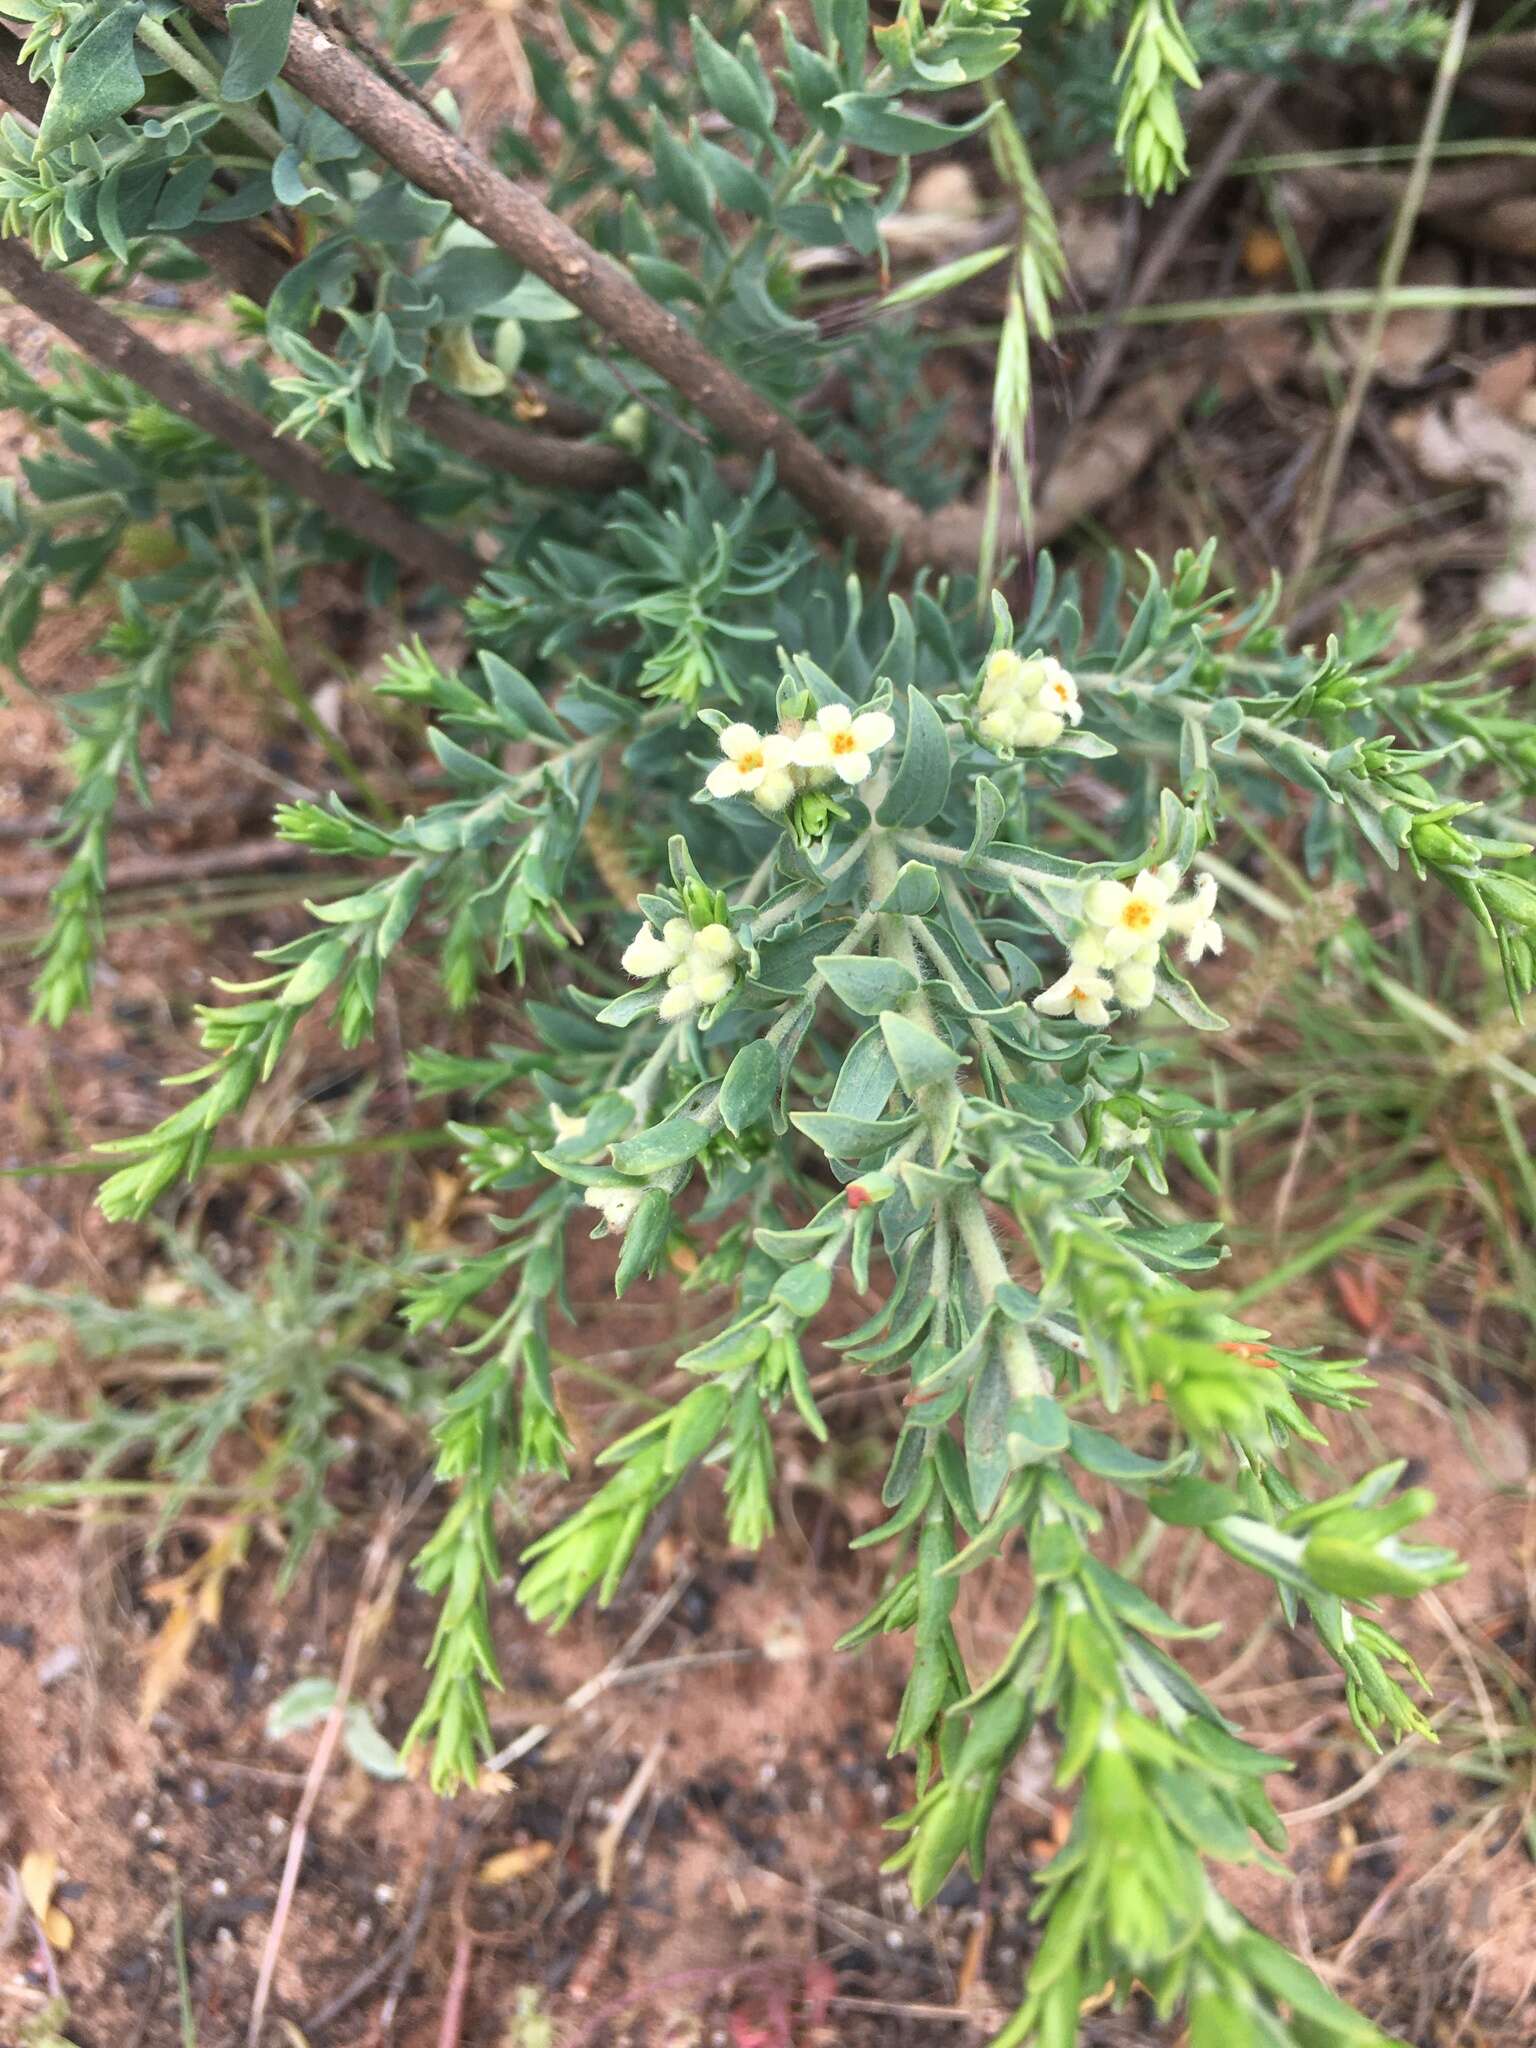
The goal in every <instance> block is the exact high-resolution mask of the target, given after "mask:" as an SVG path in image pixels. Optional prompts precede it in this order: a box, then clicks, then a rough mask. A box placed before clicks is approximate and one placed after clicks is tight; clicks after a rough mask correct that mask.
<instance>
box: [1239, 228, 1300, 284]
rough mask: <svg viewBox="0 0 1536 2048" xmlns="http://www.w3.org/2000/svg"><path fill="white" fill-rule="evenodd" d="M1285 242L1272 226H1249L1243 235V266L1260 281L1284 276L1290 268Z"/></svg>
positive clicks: (1251, 275)
mask: <svg viewBox="0 0 1536 2048" xmlns="http://www.w3.org/2000/svg"><path fill="white" fill-rule="evenodd" d="M1290 262H1291V259H1290V257H1289V256H1288V255H1287V254H1286V249H1285V244H1284V242H1282V241H1281V239H1280V237H1279V236H1278V235H1277V234H1276V233H1275V231H1274V229H1273V228H1250V229H1249V230H1248V232H1247V234H1246V235H1244V237H1243V268H1244V270H1246V271H1247V273H1248V275H1249V276H1250V277H1253V278H1258V279H1259V280H1260V281H1261V282H1267V281H1269V280H1270V279H1273V278H1277V277H1284V276H1285V274H1286V272H1287V271H1288V270H1289V268H1290Z"/></svg>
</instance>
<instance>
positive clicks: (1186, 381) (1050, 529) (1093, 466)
mask: <svg viewBox="0 0 1536 2048" xmlns="http://www.w3.org/2000/svg"><path fill="white" fill-rule="evenodd" d="M1204 381H1205V372H1204V371H1203V370H1202V369H1200V368H1198V367H1197V366H1196V365H1194V364H1193V363H1176V364H1173V365H1172V366H1168V367H1164V368H1162V369H1158V370H1154V371H1152V372H1151V373H1150V375H1148V376H1145V377H1138V378H1137V380H1136V382H1135V383H1134V384H1131V385H1129V386H1128V387H1127V388H1126V389H1125V390H1124V391H1123V392H1121V394H1120V395H1119V397H1118V398H1116V399H1114V400H1112V401H1111V402H1110V404H1108V405H1106V406H1105V407H1104V409H1103V411H1102V412H1098V413H1095V414H1094V416H1093V418H1092V419H1088V420H1084V421H1082V422H1080V423H1079V424H1078V425H1077V426H1075V427H1074V428H1073V429H1072V431H1071V432H1070V433H1069V434H1068V435H1067V438H1066V440H1065V442H1064V443H1063V444H1062V449H1061V453H1060V454H1059V455H1058V456H1057V458H1056V463H1055V466H1054V467H1053V469H1052V470H1051V473H1050V475H1049V476H1048V477H1047V478H1046V480H1045V484H1044V486H1043V488H1042V489H1041V491H1040V494H1039V496H1038V498H1037V499H1036V501H1035V539H1036V541H1037V542H1039V543H1040V544H1042V545H1044V544H1045V543H1048V542H1050V541H1053V540H1057V539H1059V538H1060V537H1061V535H1062V534H1064V533H1065V532H1066V531H1067V529H1068V528H1069V527H1072V526H1075V525H1076V524H1077V522H1078V520H1079V519H1086V518H1087V517H1088V516H1089V514H1090V513H1093V512H1097V511H1098V509H1099V507H1100V506H1101V505H1105V504H1107V503H1108V502H1109V500H1110V499H1111V498H1113V497H1116V496H1117V495H1118V494H1119V493H1120V492H1121V491H1124V490H1126V489H1128V488H1129V486H1130V485H1131V484H1133V483H1134V482H1135V481H1136V479H1137V477H1138V476H1140V474H1141V472H1142V471H1143V470H1144V469H1145V468H1146V466H1147V464H1148V463H1149V462H1150V461H1151V460H1152V457H1153V456H1154V455H1155V454H1156V452H1157V450H1158V449H1159V448H1160V447H1161V446H1162V444H1163V443H1164V441H1166V440H1168V439H1169V437H1170V436H1171V435H1172V434H1173V432H1174V430H1175V428H1176V427H1177V426H1178V423H1179V421H1180V419H1181V418H1182V417H1183V413H1184V408H1185V407H1186V406H1187V405H1188V404H1189V402H1190V400H1191V399H1192V398H1193V397H1194V395H1195V393H1196V392H1197V391H1198V390H1199V389H1200V386H1201V385H1202V384H1203V383H1204Z"/></svg>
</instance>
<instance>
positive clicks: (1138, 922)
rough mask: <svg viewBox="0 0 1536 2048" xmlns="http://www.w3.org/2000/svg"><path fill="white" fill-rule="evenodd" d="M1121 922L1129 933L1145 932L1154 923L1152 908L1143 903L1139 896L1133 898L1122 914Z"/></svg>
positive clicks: (1148, 904)
mask: <svg viewBox="0 0 1536 2048" xmlns="http://www.w3.org/2000/svg"><path fill="white" fill-rule="evenodd" d="M1120 922H1121V923H1122V924H1123V925H1124V926H1125V928H1126V930H1127V931H1133V932H1144V931H1145V930H1146V929H1147V926H1148V925H1149V924H1151V922H1152V906H1151V904H1150V903H1143V902H1142V900H1141V898H1140V897H1139V896H1133V897H1132V898H1131V900H1130V902H1129V903H1127V905H1126V906H1125V908H1124V910H1122V911H1121V913H1120Z"/></svg>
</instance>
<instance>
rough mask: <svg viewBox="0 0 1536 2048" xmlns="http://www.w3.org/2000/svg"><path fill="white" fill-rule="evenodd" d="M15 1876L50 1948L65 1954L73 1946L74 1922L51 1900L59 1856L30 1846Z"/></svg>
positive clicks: (47, 1850) (56, 1880)
mask: <svg viewBox="0 0 1536 2048" xmlns="http://www.w3.org/2000/svg"><path fill="white" fill-rule="evenodd" d="M17 1875H18V1876H19V1878H20V1880H21V1895H22V1897H23V1898H24V1899H25V1900H26V1902H27V1904H28V1905H29V1906H30V1907H31V1909H32V1917H33V1919H34V1920H36V1922H37V1924H38V1926H39V1927H41V1929H42V1930H43V1938H44V1940H45V1941H46V1942H47V1944H48V1946H49V1947H50V1948H51V1949H55V1950H57V1952H58V1953H59V1954H60V1955H61V1956H62V1955H68V1953H69V1951H70V1949H71V1948H72V1947H73V1946H74V1940H75V1927H74V1922H73V1921H72V1920H71V1919H70V1917H69V1915H68V1914H67V1913H66V1912H65V1911H64V1910H63V1908H62V1907H59V1906H56V1905H55V1904H54V1903H53V1888H54V1886H55V1885H56V1884H57V1883H58V1881H59V1859H58V1857H57V1856H56V1855H55V1854H54V1853H53V1851H52V1850H51V1849H29V1850H28V1851H27V1853H26V1855H25V1856H23V1857H22V1859H21V1869H20V1870H19V1871H18V1873H17Z"/></svg>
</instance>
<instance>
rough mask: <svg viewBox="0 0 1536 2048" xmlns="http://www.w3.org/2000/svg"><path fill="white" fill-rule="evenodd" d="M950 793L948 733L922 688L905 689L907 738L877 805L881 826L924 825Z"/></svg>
mask: <svg viewBox="0 0 1536 2048" xmlns="http://www.w3.org/2000/svg"><path fill="white" fill-rule="evenodd" d="M948 795H949V736H948V735H947V733H946V732H945V730H944V721H943V719H942V718H940V716H939V714H938V712H937V711H936V710H935V709H934V707H933V705H932V704H931V703H930V702H929V701H928V699H927V698H926V697H925V696H924V695H923V693H922V691H921V690H918V689H915V688H914V689H911V690H909V691H908V692H907V738H906V744H905V746H904V747H903V748H902V750H901V765H900V767H899V768H898V769H897V770H896V773H895V774H894V775H893V776H892V778H891V786H890V788H889V789H888V790H887V791H886V794H885V801H884V803H882V804H881V806H880V822H881V824H882V825H907V826H915V825H926V824H927V823H928V821H929V820H930V819H931V818H935V817H937V816H938V814H939V812H940V811H942V810H943V808H944V802H945V799H946V797H948Z"/></svg>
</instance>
